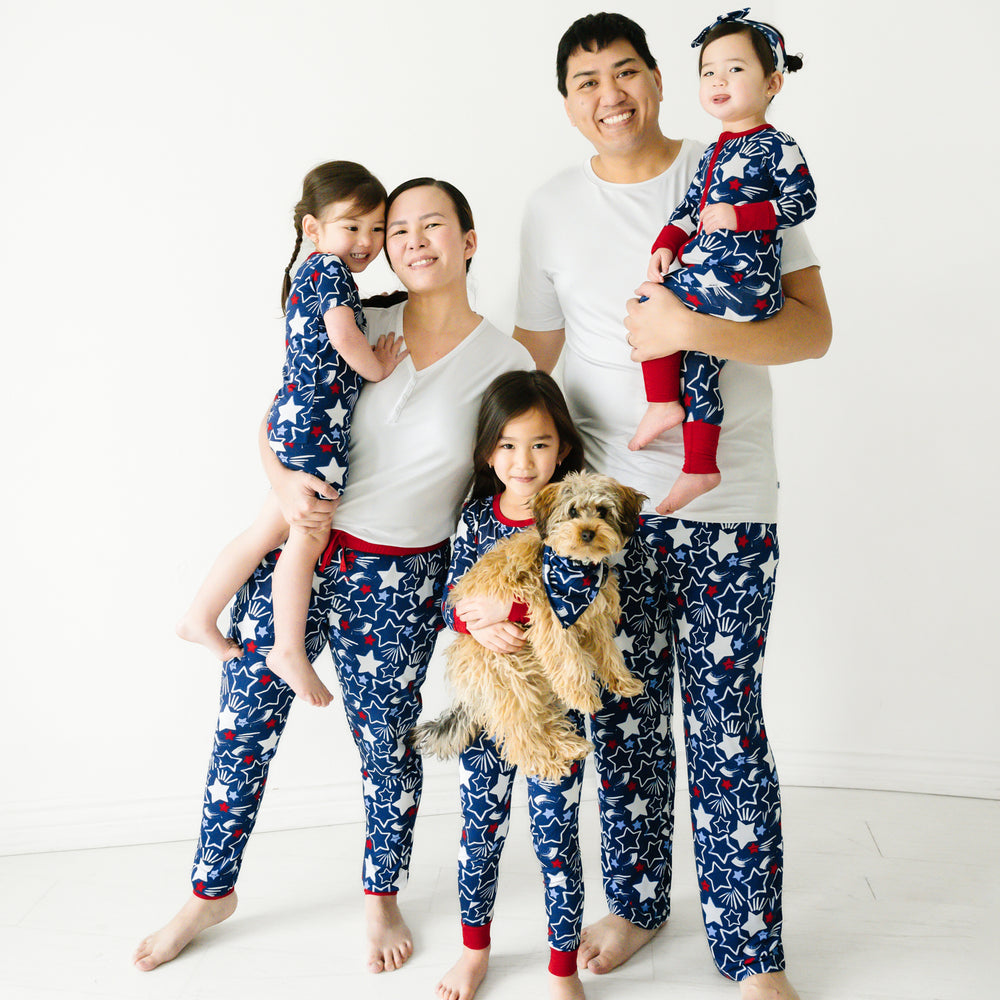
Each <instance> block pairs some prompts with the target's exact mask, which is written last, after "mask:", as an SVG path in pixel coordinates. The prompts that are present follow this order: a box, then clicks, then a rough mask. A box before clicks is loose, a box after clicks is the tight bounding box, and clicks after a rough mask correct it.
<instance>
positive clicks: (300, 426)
mask: <svg viewBox="0 0 1000 1000" xmlns="http://www.w3.org/2000/svg"><path fill="white" fill-rule="evenodd" d="M335 306H350V307H351V309H353V311H354V321H355V323H357V325H358V329H359V330H361V332H362V333H365V332H366V331H367V326H366V324H365V315H364V312H363V311H362V309H361V300H360V298H359V296H358V286H357V285H356V284H355V282H354V277H353V276H352V275H351V272H350V271H349V270H348V269H347V268H346V267H345V266H344V264H343V262H342V261H341V259H340V258H339V257H337V256H336V255H335V254H332V253H312V254H310V255H309V256H308V257H307V258H306V260H305V262H304V263H303V264H302V266H301V267H300V268H299V270H298V271H297V272H296V274H295V278H294V280H293V282H292V287H291V290H290V292H289V294H288V302H287V304H286V312H285V330H286V333H285V366H284V370H283V372H282V386H281V388H280V389H279V390H278V392H277V393H276V394H275V397H274V402H273V403H272V405H271V411H270V413H269V414H268V417H267V440H268V443H269V444H270V445H271V448H272V449H273V451H274V453H275V454H276V455H277V456H278V458H280V459H281V461H282V462H283V463H284V464H285V465H287V466H288V467H289V468H291V469H298V470H302V471H304V472H309V473H311V474H312V475H314V476H319V477H320V478H321V479H324V480H326V482H328V483H330V485H331V486H337V487H339V488H341V489H343V486H344V484H345V483H346V481H347V447H348V443H349V440H350V422H351V414H352V413H353V411H354V404H355V403H356V402H357V398H358V393H359V392H360V391H361V385H362V383H363V381H364V380H363V379H362V378H361V376H360V375H359V374H358V373H357V372H356V371H355V370H354V369H353V368H351V367H350V365H348V364H347V362H346V361H344V359H343V358H342V357H341V356H340V354H339V352H338V351H337V350H336V349H335V348H334V347H333V345H332V344H331V343H330V339H329V337H328V336H327V332H326V326H325V325H324V322H323V316H324V315H325V314H326V313H327V312H328V311H329V310H330V309H333V308H334V307H335Z"/></svg>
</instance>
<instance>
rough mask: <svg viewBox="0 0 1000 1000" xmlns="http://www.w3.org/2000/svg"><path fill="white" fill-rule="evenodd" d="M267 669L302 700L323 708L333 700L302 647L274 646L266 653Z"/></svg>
mask: <svg viewBox="0 0 1000 1000" xmlns="http://www.w3.org/2000/svg"><path fill="white" fill-rule="evenodd" d="M267 669H268V670H270V671H271V672H272V673H274V674H277V675H278V676H279V677H280V678H281V679H282V680H283V681H284V682H285V683H286V684H287V685H288V686H289V687H290V688H291V689H292V690H293V691H294V692H295V693H296V694H297V695H298V696H299V697H300V698H301V699H302V700H303V701H305V702H308V703H309V704H310V705H315V706H316V707H317V708H325V707H326V706H327V705H329V704H330V702H331V701H333V695H332V694H330V692H329V690H328V689H327V686H326V685H325V684H324V683H323V682H322V681H321V680H320V679H319V674H317V673H316V671H315V670H313V665H312V664H311V663H310V662H309V658H308V657H307V656H306V652H305V650H304V649H281V648H280V647H279V646H275V647H274V649H272V650H271V652H270V653H268V654H267Z"/></svg>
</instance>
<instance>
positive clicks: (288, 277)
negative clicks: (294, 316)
mask: <svg viewBox="0 0 1000 1000" xmlns="http://www.w3.org/2000/svg"><path fill="white" fill-rule="evenodd" d="M301 249H302V218H301V216H299V214H298V213H297V212H296V215H295V249H294V250H293V251H292V259H291V260H290V261H289V262H288V265H287V266H286V267H285V277H284V278H283V279H282V281H281V311H282V312H284V310H285V303H286V302H287V301H288V293H289V292H290V291H291V290H292V267H293V266H294V264H295V261H296V260H298V257H299V250H301Z"/></svg>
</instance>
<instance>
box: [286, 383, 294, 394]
mask: <svg viewBox="0 0 1000 1000" xmlns="http://www.w3.org/2000/svg"><path fill="white" fill-rule="evenodd" d="M285 388H286V389H287V390H288V391H289V392H295V383H294V382H289V383H288V385H286V386H285Z"/></svg>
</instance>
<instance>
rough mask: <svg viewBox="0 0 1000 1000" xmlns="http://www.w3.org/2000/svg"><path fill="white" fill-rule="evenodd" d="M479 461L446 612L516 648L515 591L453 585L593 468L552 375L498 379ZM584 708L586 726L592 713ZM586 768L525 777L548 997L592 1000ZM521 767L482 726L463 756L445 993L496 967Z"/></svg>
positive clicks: (459, 994)
mask: <svg viewBox="0 0 1000 1000" xmlns="http://www.w3.org/2000/svg"><path fill="white" fill-rule="evenodd" d="M473 467H474V478H473V484H472V493H471V497H470V499H469V500H468V501H467V503H466V504H465V506H464V507H463V509H462V516H461V519H460V521H459V525H458V530H457V532H456V534H455V536H454V538H453V539H452V558H451V566H450V568H449V571H448V580H447V584H446V591H445V600H444V603H443V609H444V615H445V620H446V622H447V624H448V626H449V627H450V628H451V629H452V630H454V631H457V632H465V633H468V634H471V635H472V636H473V637H474V638H475V639H476V640H477V641H479V642H480V643H482V644H483V645H484V646H486V647H488V648H489V649H493V650H496V651H498V652H513V651H515V650H516V649H517V648H519V647H520V645H521V644H522V643H523V642H524V637H523V632H522V628H521V624H524V621H525V615H526V612H527V608H526V607H525V605H523V604H520V603H518V601H517V599H516V595H513V594H512V595H511V598H510V600H509V601H503V602H497V601H490V600H488V599H487V598H485V597H467V598H463V599H462V600H460V601H458V602H457V604H456V605H455V606H454V607H451V606H450V605H449V603H448V600H447V592H448V591H449V590H451V589H452V587H454V585H455V584H456V583H457V582H458V581H459V580H460V579H461V578H462V576H463V575H464V574H465V573H466V572H467V571H468V570H469V569H471V567H472V566H473V565H474V564H475V562H476V561H477V560H478V559H479V557H480V556H482V555H484V554H485V553H487V552H489V551H490V550H491V549H492V548H493V547H494V546H495V545H496V544H497V543H498V542H499V541H500V540H501V539H503V538H506V537H508V536H509V535H512V534H514V533H515V532H518V531H523V530H524V529H525V528H529V527H531V525H532V524H533V521H532V517H531V503H532V501H533V500H534V497H535V494H537V493H538V492H539V490H541V489H542V487H544V486H545V485H547V484H548V483H550V482H552V481H558V480H560V479H562V478H563V477H564V476H565V475H567V474H568V473H570V472H577V471H580V470H581V469H582V468H583V443H582V441H581V439H580V435H579V434H578V432H577V430H576V428H575V427H574V426H573V421H572V418H571V417H570V415H569V410H568V408H567V406H566V401H565V399H564V398H563V395H562V392H561V391H560V389H559V387H558V385H557V384H556V383H555V381H554V380H553V379H552V377H551V376H549V375H547V374H546V373H545V372H541V371H530V372H529V371H515V372H508V373H506V374H504V375H500V376H499V377H497V378H496V379H495V380H494V381H493V383H492V384H491V385H490V387H489V388H488V389H487V390H486V393H485V395H484V396H483V402H482V406H481V408H480V411H479V421H478V425H477V429H476V446H475V451H474V454H473ZM575 715H576V722H577V725H578V727H579V730H580V732H581V734H582V733H583V731H584V730H583V717H582V716H580V715H579V713H576V714H575ZM582 764H583V762H582V761H577V762H575V763H574V765H573V769H572V770H571V772H570V773H569V774H567V775H566V776H565V777H564V778H563V779H562V780H561V781H556V782H553V781H543V780H542V779H540V778H537V777H534V776H533V775H528V776H527V787H528V809H529V814H530V817H531V835H532V841H533V844H534V848H535V854H536V856H537V858H538V861H539V864H540V865H541V868H542V878H543V881H544V884H545V908H546V913H547V916H548V927H549V930H548V941H549V948H550V958H549V967H548V969H549V994H550V996H551V997H553V998H554V1000H555V998H558V1000H569V998H572V997H581V996H583V987H582V985H581V983H580V979H579V976H578V973H577V961H576V956H577V947H578V946H579V943H580V933H581V929H582V924H583V869H582V863H581V859H580V848H579V837H578V824H577V815H578V809H579V802H580V787H581V782H582V780H583V766H582ZM515 773H516V768H515V767H513V766H512V765H510V764H508V763H507V761H506V760H504V758H503V757H502V756H501V754H500V753H499V751H498V750H497V747H496V745H495V744H494V743H493V741H492V740H491V739H490V738H489V737H488V736H487V735H486V734H485V733H483V732H481V733H480V734H479V735H478V736H477V737H476V739H475V740H474V741H473V742H472V743H471V744H470V745H469V746H468V747H467V748H466V749H465V750H464V751H463V752H462V754H461V756H460V774H461V789H460V795H461V806H462V840H461V845H460V847H459V861H458V892H459V905H460V909H461V915H462V944H463V948H462V954H461V956H460V958H459V960H458V961H457V962H456V963H455V965H454V966H453V967H452V968H451V969H449V970H448V972H447V973H446V974H445V975H444V976H443V977H442V979H441V981H440V982H439V983H438V987H437V995H438V997H439V998H441V1000H471V998H472V997H473V996H474V995H475V993H476V991H477V990H478V988H479V986H480V984H481V983H482V980H483V978H484V976H485V975H486V970H487V966H488V964H489V956H490V940H491V936H490V928H491V924H492V919H493V908H494V903H495V900H496V890H497V880H498V875H499V868H500V855H501V852H502V851H503V846H504V840H505V838H506V835H507V827H508V819H509V810H510V801H511V792H512V790H513V782H514V777H515Z"/></svg>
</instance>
